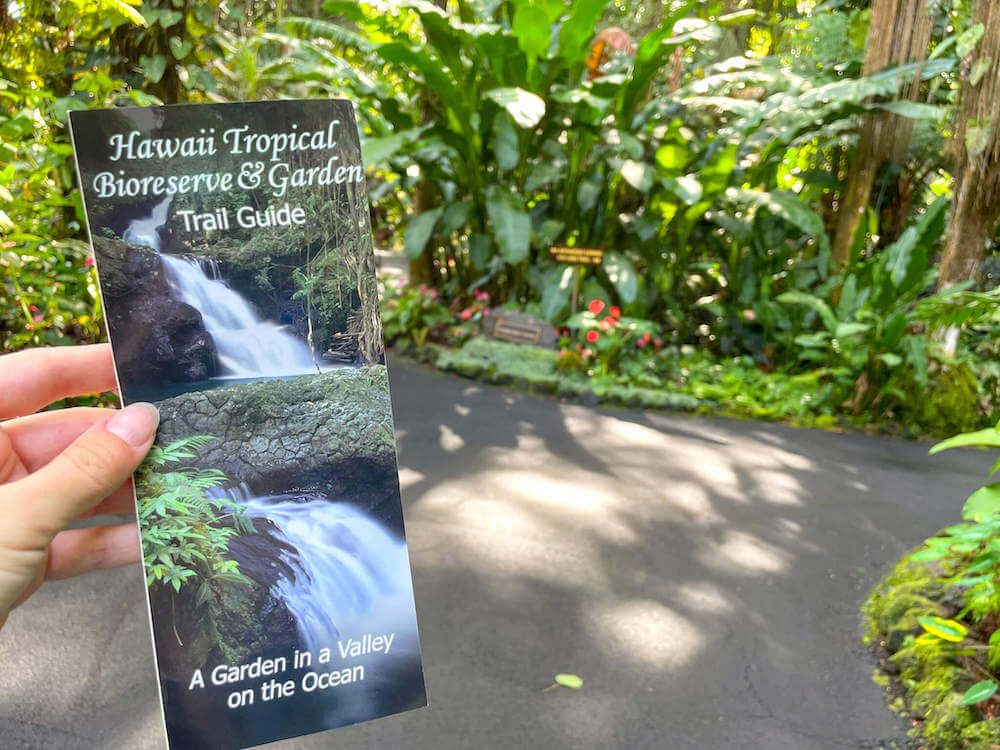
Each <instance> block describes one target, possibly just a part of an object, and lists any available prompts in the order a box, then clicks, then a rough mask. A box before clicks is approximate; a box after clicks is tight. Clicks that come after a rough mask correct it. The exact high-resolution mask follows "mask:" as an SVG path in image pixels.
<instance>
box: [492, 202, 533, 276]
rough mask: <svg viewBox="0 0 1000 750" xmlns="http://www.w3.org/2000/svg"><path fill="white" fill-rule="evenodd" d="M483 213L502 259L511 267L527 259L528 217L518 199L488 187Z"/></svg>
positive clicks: (529, 238) (529, 222)
mask: <svg viewBox="0 0 1000 750" xmlns="http://www.w3.org/2000/svg"><path fill="white" fill-rule="evenodd" d="M486 213H487V214H488V215H489V218H490V223H491V224H492V225H493V236H494V237H495V238H496V241H497V245H499V246H500V254H501V255H502V256H503V259H504V260H505V261H507V262H508V263H511V264H514V263H520V262H521V261H523V260H524V259H525V258H527V257H528V248H529V246H530V243H531V217H530V216H529V215H528V212H527V211H525V210H524V205H523V203H522V202H521V199H520V198H519V197H518V196H516V195H514V194H513V193H512V192H510V191H509V190H508V189H506V188H504V187H501V186H500V185H491V186H490V187H489V189H488V190H487V191H486Z"/></svg>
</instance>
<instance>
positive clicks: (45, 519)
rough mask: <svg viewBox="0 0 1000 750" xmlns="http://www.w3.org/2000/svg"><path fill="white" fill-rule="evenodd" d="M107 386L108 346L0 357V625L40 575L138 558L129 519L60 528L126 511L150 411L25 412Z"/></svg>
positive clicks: (111, 385) (150, 430) (148, 438)
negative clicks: (76, 527) (125, 521)
mask: <svg viewBox="0 0 1000 750" xmlns="http://www.w3.org/2000/svg"><path fill="white" fill-rule="evenodd" d="M115 387H116V384H115V372H114V366H113V364H112V360H111V349H110V347H108V346H106V345H97V346H77V347H65V348H53V349H35V350H28V351H24V352H18V353H16V354H10V355H7V356H4V357H0V420H7V421H0V626H2V625H3V623H4V622H5V621H6V619H7V615H8V614H9V613H10V610H12V609H13V608H14V607H16V606H17V605H18V604H20V603H21V602H23V601H24V600H25V599H27V598H28V596H30V595H31V594H32V593H34V592H35V590H36V589H37V588H38V587H39V586H40V585H41V584H42V582H43V581H45V580H46V579H52V580H58V579H61V578H69V577H71V576H76V575H80V574H82V573H86V572H88V571H91V570H99V569H105V568H113V567H116V566H119V565H126V564H129V563H134V562H136V561H137V560H138V559H139V557H140V544H139V533H138V529H137V527H136V524H135V523H129V524H123V525H109V526H92V527H89V528H85V529H73V530H70V531H64V529H65V528H66V527H67V526H68V525H70V524H72V523H73V522H75V521H77V520H79V519H81V518H87V517H88V516H94V515H101V514H106V513H128V512H131V511H132V510H133V509H134V506H133V491H132V479H131V475H132V472H133V471H134V470H135V469H136V467H137V466H138V465H139V463H140V462H141V461H142V459H143V457H144V456H145V455H146V453H147V452H148V451H149V449H150V447H151V446H152V444H153V437H154V436H155V434H156V427H157V424H158V422H159V415H158V414H157V412H156V408H155V407H154V406H152V405H151V404H133V405H131V406H129V407H128V408H127V409H124V410H120V411H119V410H112V409H90V408H77V409H63V410H59V411H52V412H44V413H41V414H34V413H33V412H36V411H38V410H39V409H41V408H43V407H44V406H46V405H48V404H51V403H53V402H54V401H58V400H59V399H61V398H67V397H70V396H81V395H84V394H88V393H100V392H103V391H110V390H114V389H115ZM25 415H30V416H25Z"/></svg>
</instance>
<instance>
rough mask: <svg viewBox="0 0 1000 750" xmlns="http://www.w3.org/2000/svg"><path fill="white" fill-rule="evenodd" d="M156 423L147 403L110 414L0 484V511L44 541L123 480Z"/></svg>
mask: <svg viewBox="0 0 1000 750" xmlns="http://www.w3.org/2000/svg"><path fill="white" fill-rule="evenodd" d="M158 424H159V413H158V412H157V410H156V407H155V406H153V405H152V404H144V403H139V404H132V405H131V406H129V407H127V408H125V409H122V410H121V411H118V412H115V413H113V416H111V417H110V418H109V419H108V420H106V421H105V422H103V423H99V424H97V425H94V426H93V427H92V428H90V429H89V430H87V431H86V432H85V433H83V434H82V435H81V436H80V437H78V438H77V439H76V440H75V441H74V442H73V443H71V444H70V445H69V447H67V448H66V450H64V451H63V452H62V453H60V454H59V455H57V456H56V457H55V458H53V459H52V460H51V461H50V462H49V463H47V464H46V465H45V466H44V467H42V468H41V469H39V470H38V471H36V472H35V473H34V474H30V475H29V476H27V477H25V478H24V479H21V480H19V481H16V482H12V483H10V484H6V485H3V486H0V515H2V516H4V517H5V518H11V519H16V520H14V524H16V525H17V526H20V528H21V529H22V531H23V532H25V533H27V534H28V535H29V536H30V537H31V538H32V540H33V541H34V540H37V542H43V543H44V544H45V545H47V544H48V543H49V541H50V540H51V538H52V537H53V536H55V534H56V533H58V532H59V531H61V530H62V529H63V528H65V527H66V526H67V525H69V524H70V523H72V522H73V521H75V520H76V519H77V518H79V516H80V515H81V514H83V513H85V512H86V511H88V510H90V509H91V508H92V507H94V506H95V505H97V504H98V503H99V502H100V501H101V500H103V499H104V498H105V497H107V496H108V495H110V494H111V493H112V492H114V491H115V490H116V489H118V488H119V487H120V486H121V485H122V484H124V483H125V482H126V481H127V480H128V478H129V475H130V474H132V472H133V471H135V469H136V467H137V466H138V465H139V464H140V463H141V462H142V459H143V458H144V457H145V455H146V453H148V452H149V449H150V447H151V446H152V444H153V438H154V437H155V435H156V428H157V425H158ZM23 542H25V543H29V539H27V538H25V539H23ZM37 542H36V543H37Z"/></svg>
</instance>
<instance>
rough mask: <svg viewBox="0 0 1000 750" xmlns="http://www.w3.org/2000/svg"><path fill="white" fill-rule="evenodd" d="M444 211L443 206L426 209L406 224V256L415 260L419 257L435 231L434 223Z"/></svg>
mask: <svg viewBox="0 0 1000 750" xmlns="http://www.w3.org/2000/svg"><path fill="white" fill-rule="evenodd" d="M443 212H444V209H443V208H435V209H433V210H432V211H424V212H423V213H422V214H417V215H416V216H414V217H413V218H412V219H410V222H409V223H408V224H407V225H406V234H405V236H404V238H403V252H405V253H406V257H407V258H409V259H411V260H414V259H416V258H419V257H420V255H421V254H422V253H423V252H424V248H425V247H427V242H428V240H430V238H431V235H432V234H433V233H434V225H435V224H437V220H438V219H439V218H440V217H441V214H442V213H443Z"/></svg>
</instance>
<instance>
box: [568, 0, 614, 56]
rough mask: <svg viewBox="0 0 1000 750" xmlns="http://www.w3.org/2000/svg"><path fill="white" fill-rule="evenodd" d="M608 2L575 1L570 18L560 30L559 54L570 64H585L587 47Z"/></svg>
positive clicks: (596, 0)
mask: <svg viewBox="0 0 1000 750" xmlns="http://www.w3.org/2000/svg"><path fill="white" fill-rule="evenodd" d="M606 6H607V0H575V2H573V3H572V6H571V10H570V12H569V17H568V18H567V19H566V20H565V21H564V22H563V25H562V28H560V29H559V54H560V56H562V57H564V58H566V59H567V60H569V61H570V62H583V61H584V60H585V59H586V58H587V45H588V44H589V42H590V40H591V39H593V37H594V29H595V28H596V27H597V24H598V22H599V21H600V20H601V16H603V15H604V9H605V7H606Z"/></svg>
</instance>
